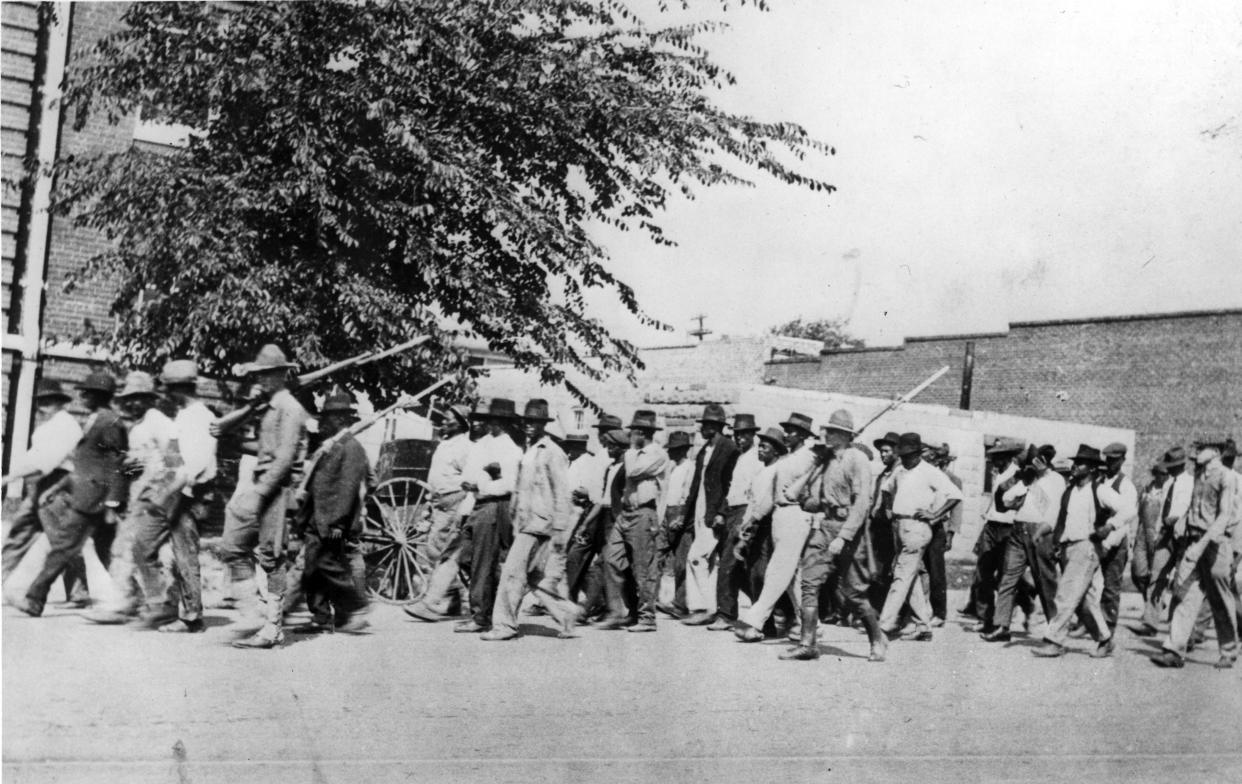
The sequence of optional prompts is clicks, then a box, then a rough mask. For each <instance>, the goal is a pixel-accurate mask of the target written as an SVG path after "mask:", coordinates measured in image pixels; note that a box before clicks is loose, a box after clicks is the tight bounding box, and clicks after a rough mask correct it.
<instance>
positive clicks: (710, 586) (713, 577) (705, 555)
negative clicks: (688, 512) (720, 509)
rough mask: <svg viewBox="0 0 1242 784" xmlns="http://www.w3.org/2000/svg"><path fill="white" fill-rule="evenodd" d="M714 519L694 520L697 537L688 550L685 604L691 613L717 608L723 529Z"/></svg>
mask: <svg viewBox="0 0 1242 784" xmlns="http://www.w3.org/2000/svg"><path fill="white" fill-rule="evenodd" d="M709 517H710V514H709ZM711 523H712V521H711V519H708V520H696V521H695V522H694V528H693V529H692V530H693V534H692V535H693V537H694V539H693V541H692V542H691V543H690V551H689V552H688V553H687V554H686V608H687V609H689V611H690V612H692V613H696V612H706V613H714V612H716V584H717V575H718V573H719V571H718V568H717V567H718V565H719V556H718V555H717V552H718V549H719V547H720V545H721V538H722V536H723V533H718V532H717V531H716V530H715V529H714V528H712V526H711Z"/></svg>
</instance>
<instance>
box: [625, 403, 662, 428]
mask: <svg viewBox="0 0 1242 784" xmlns="http://www.w3.org/2000/svg"><path fill="white" fill-rule="evenodd" d="M630 429H631V430H635V429H640V430H663V429H664V428H662V427H660V426H659V425H657V424H656V412H654V411H650V410H648V409H645V408H640V409H638V410H637V411H635V412H634V418H633V419H632V420H631V421H630Z"/></svg>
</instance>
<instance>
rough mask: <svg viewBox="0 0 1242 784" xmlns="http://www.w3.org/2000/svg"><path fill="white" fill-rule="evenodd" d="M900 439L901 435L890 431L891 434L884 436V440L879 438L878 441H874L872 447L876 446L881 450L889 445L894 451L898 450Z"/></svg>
mask: <svg viewBox="0 0 1242 784" xmlns="http://www.w3.org/2000/svg"><path fill="white" fill-rule="evenodd" d="M900 438H901V436H900V435H898V434H897V433H894V432H893V431H891V430H890V431H889V432H887V433H885V434H884V437H883V438H877V439H876V440H874V441H872V442H871V445H872V446H874V447H875V448H876V449H879V448H880V447H882V446H884V445H885V444H887V445H888V446H891V447H892V448H893V449H896V448H897V441H898V439H900Z"/></svg>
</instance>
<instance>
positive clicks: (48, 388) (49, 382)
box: [34, 378, 73, 401]
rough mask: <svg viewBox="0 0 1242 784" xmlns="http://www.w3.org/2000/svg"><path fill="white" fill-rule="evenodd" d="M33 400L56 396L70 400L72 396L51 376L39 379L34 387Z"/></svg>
mask: <svg viewBox="0 0 1242 784" xmlns="http://www.w3.org/2000/svg"><path fill="white" fill-rule="evenodd" d="M34 398H35V400H51V399H53V398H58V399H60V400H66V401H67V400H72V399H73V396H72V395H70V394H69V393H68V392H66V391H65V389H64V387H62V386H61V385H60V382H59V381H57V380H55V379H52V378H41V379H39V385H38V386H36V387H35V394H34Z"/></svg>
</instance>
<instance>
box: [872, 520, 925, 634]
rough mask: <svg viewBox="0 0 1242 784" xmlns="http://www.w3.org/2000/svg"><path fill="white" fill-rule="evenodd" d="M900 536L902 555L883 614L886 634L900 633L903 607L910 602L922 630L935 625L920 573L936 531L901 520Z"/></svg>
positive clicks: (898, 560)
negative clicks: (898, 631) (899, 623)
mask: <svg viewBox="0 0 1242 784" xmlns="http://www.w3.org/2000/svg"><path fill="white" fill-rule="evenodd" d="M897 535H898V536H899V537H900V538H901V552H899V553H898V554H897V560H896V562H895V563H894V564H893V583H892V585H891V586H889V589H888V596H886V597H885V598H884V609H882V610H881V611H880V629H881V630H882V631H884V632H894V631H896V630H897V623H898V620H899V618H900V616H901V608H902V605H904V604H906V603H907V602H909V604H910V612H912V613H914V620H915V621H916V622H917V623H918V626H919V628H921V629H926V628H927V625H928V624H929V623H931V620H932V611H931V605H930V604H928V602H927V593H926V592H925V590H924V588H923V583H922V582H921V581H920V580H919V570H920V569H922V567H923V551H924V550H926V549H927V545H928V544H930V543H931V540H932V529H931V526H930V525H928V524H927V523H924V522H923V521H921V520H915V519H914V518H911V517H900V518H898V526H897Z"/></svg>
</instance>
